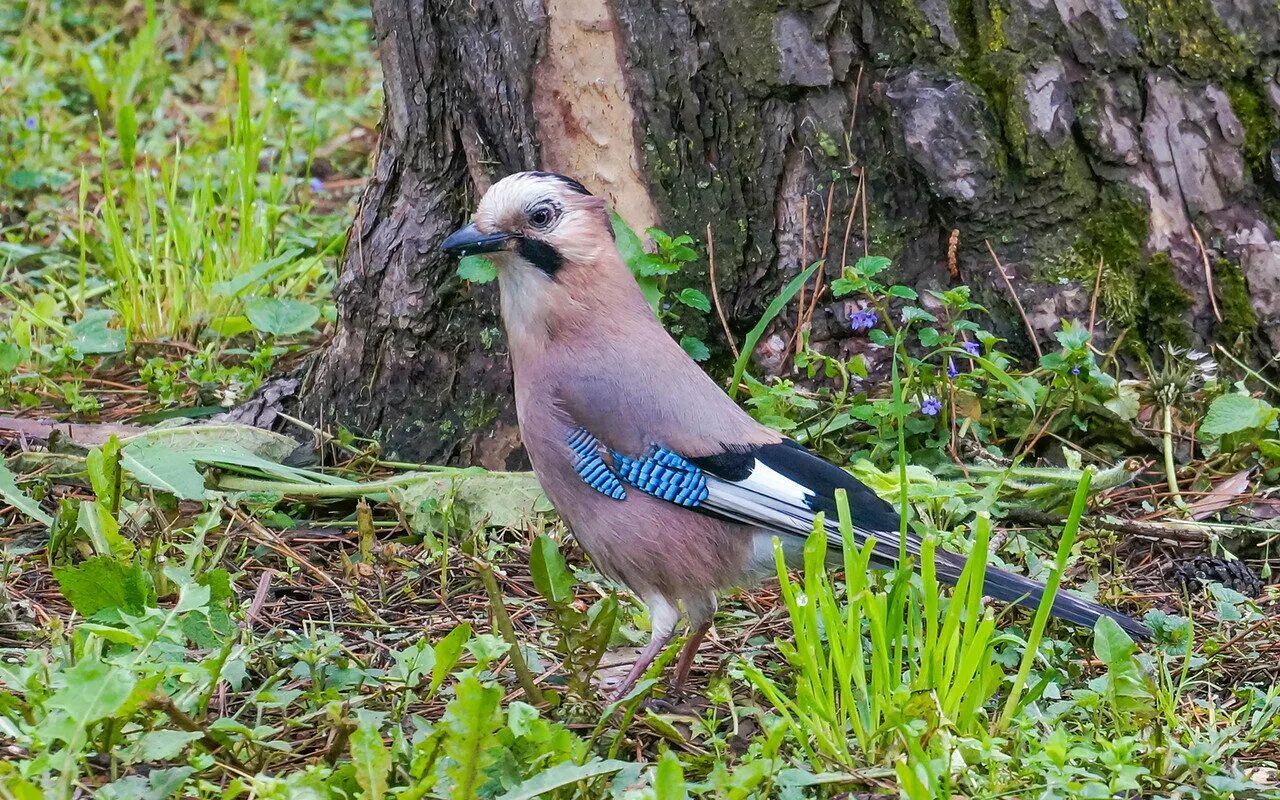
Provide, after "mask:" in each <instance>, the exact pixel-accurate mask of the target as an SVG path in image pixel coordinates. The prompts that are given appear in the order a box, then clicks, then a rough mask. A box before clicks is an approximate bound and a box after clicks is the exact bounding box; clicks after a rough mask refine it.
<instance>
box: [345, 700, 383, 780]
mask: <svg viewBox="0 0 1280 800" xmlns="http://www.w3.org/2000/svg"><path fill="white" fill-rule="evenodd" d="M356 716H357V722H356V729H355V730H354V731H352V733H351V763H352V764H353V765H355V769H356V783H357V784H359V786H360V788H361V789H363V790H364V797H365V798H366V800H382V798H383V797H385V796H386V794H387V776H388V775H390V774H391V751H390V750H388V749H387V745H386V743H385V742H383V741H382V733H381V732H379V730H378V719H377V717H376V716H374V715H373V714H370V713H369V712H368V711H366V710H364V709H361V710H360V711H359V712H357V715H356Z"/></svg>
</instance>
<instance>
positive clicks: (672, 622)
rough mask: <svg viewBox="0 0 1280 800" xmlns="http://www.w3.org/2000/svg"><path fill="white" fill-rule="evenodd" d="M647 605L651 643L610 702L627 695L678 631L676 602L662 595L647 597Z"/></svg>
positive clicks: (678, 615)
mask: <svg viewBox="0 0 1280 800" xmlns="http://www.w3.org/2000/svg"><path fill="white" fill-rule="evenodd" d="M645 605H646V606H647V607H648V609H649V627H650V630H651V631H652V633H651V635H650V637H649V643H648V644H647V645H645V648H644V650H642V651H641V652H640V656H639V658H637V659H636V663H635V664H634V665H633V666H632V667H631V671H630V672H628V673H627V677H625V678H623V679H622V683H620V684H619V685H618V688H616V689H614V690H613V694H611V695H609V702H611V703H613V702H616V701H618V700H621V699H622V698H624V697H626V696H627V693H628V692H630V691H631V688H632V687H633V686H635V685H636V682H637V681H639V680H640V678H641V677H642V676H643V675H644V673H645V670H647V669H649V665H650V664H652V663H653V660H654V659H655V658H657V657H658V654H659V653H661V652H662V649H663V648H664V647H666V646H667V644H668V643H669V642H670V641H671V637H672V635H673V634H674V633H675V631H676V622H677V621H678V620H679V619H680V610H679V609H678V608H676V605H675V603H672V602H669V601H668V600H667V599H666V598H665V597H662V596H661V595H654V596H653V597H646V598H645Z"/></svg>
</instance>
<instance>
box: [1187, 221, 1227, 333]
mask: <svg viewBox="0 0 1280 800" xmlns="http://www.w3.org/2000/svg"><path fill="white" fill-rule="evenodd" d="M1191 235H1192V236H1194V237H1196V247H1199V248H1200V259H1201V260H1202V261H1204V282H1205V286H1207V287H1208V289H1209V305H1210V306H1212V307H1213V318H1214V319H1216V320H1217V321H1218V322H1222V312H1221V311H1219V310H1218V298H1216V297H1214V291H1213V269H1212V268H1211V267H1210V266H1209V251H1208V250H1206V249H1204V240H1203V239H1201V238H1200V231H1198V230H1196V226H1195V225H1192V226H1191Z"/></svg>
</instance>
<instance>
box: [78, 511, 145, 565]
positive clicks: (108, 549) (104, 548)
mask: <svg viewBox="0 0 1280 800" xmlns="http://www.w3.org/2000/svg"><path fill="white" fill-rule="evenodd" d="M76 525H77V526H78V527H79V528H80V530H81V531H83V532H84V534H85V536H87V537H89V544H90V545H92V546H93V551H94V552H95V553H97V554H98V555H100V556H118V557H122V558H128V557H129V556H132V555H133V542H130V541H129V540H128V539H125V538H124V537H123V536H121V535H120V523H118V522H116V518H115V515H114V514H112V513H111V511H110V510H109V509H108V508H107V507H106V506H105V505H103V504H102V503H100V502H99V501H97V500H85V501H83V502H81V503H80V515H79V517H78V518H77V520H76Z"/></svg>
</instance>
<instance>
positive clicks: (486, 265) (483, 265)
mask: <svg viewBox="0 0 1280 800" xmlns="http://www.w3.org/2000/svg"><path fill="white" fill-rule="evenodd" d="M458 277H459V278H462V279H463V280H464V281H471V282H472V283H489V282H490V281H492V280H493V279H494V278H497V277H498V268H497V267H495V266H494V265H493V262H492V261H490V260H489V259H487V258H485V257H484V256H463V257H462V258H460V259H458Z"/></svg>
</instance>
